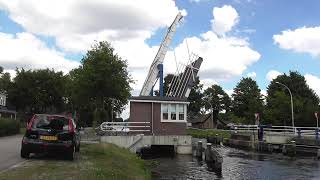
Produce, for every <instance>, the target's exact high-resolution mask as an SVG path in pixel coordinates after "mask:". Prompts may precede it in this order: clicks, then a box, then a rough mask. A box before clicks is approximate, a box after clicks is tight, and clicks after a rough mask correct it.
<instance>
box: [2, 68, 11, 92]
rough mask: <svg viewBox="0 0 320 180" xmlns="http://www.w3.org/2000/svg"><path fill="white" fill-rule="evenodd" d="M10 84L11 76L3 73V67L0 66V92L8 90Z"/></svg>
mask: <svg viewBox="0 0 320 180" xmlns="http://www.w3.org/2000/svg"><path fill="white" fill-rule="evenodd" d="M10 85H11V76H10V74H9V73H3V67H1V66H0V92H1V91H8V89H9V87H10Z"/></svg>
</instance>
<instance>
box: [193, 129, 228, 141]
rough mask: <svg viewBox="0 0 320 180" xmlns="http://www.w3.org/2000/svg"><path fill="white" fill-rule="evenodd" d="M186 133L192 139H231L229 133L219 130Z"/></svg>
mask: <svg viewBox="0 0 320 180" xmlns="http://www.w3.org/2000/svg"><path fill="white" fill-rule="evenodd" d="M187 133H188V134H189V135H191V136H192V137H194V138H206V137H209V136H216V134H218V136H222V137H223V138H226V139H229V138H230V137H231V133H230V131H226V130H221V129H203V130H198V129H187Z"/></svg>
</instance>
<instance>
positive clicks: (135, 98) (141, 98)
mask: <svg viewBox="0 0 320 180" xmlns="http://www.w3.org/2000/svg"><path fill="white" fill-rule="evenodd" d="M129 100H130V101H133V102H157V101H158V102H179V103H186V104H187V103H189V101H188V99H187V98H178V97H168V96H163V97H160V96H131V97H130V98H129Z"/></svg>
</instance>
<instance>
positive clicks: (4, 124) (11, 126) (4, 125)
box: [0, 118, 20, 137]
mask: <svg viewBox="0 0 320 180" xmlns="http://www.w3.org/2000/svg"><path fill="white" fill-rule="evenodd" d="M19 132H20V122H19V121H18V120H14V119H9V118H0V137H1V136H9V135H13V134H19Z"/></svg>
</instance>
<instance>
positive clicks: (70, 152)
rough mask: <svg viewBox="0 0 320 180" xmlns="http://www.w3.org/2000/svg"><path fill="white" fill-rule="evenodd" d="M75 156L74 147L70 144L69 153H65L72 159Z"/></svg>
mask: <svg viewBox="0 0 320 180" xmlns="http://www.w3.org/2000/svg"><path fill="white" fill-rule="evenodd" d="M75 156H76V147H75V146H71V148H70V150H69V153H68V154H67V159H69V160H71V161H73V160H74V159H75Z"/></svg>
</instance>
